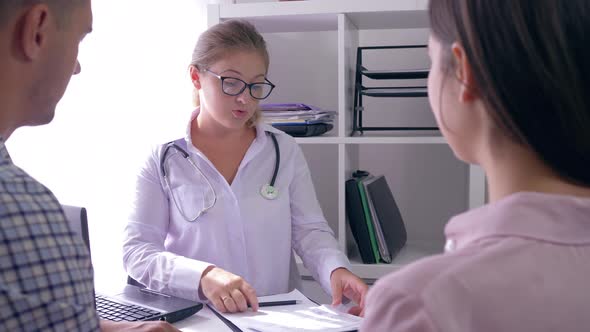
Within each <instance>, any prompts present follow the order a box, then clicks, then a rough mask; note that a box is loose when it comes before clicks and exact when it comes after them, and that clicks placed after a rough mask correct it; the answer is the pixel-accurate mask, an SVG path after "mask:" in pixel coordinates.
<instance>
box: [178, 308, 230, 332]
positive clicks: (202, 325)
mask: <svg viewBox="0 0 590 332" xmlns="http://www.w3.org/2000/svg"><path fill="white" fill-rule="evenodd" d="M174 326H175V327H176V328H177V329H180V330H182V331H183V332H197V331H199V332H201V331H211V332H218V331H219V332H221V331H223V332H227V331H229V332H231V329H230V328H229V327H227V325H225V323H224V322H222V321H221V320H220V319H219V318H217V316H215V314H214V313H213V312H212V311H211V309H209V307H207V306H206V305H205V306H203V309H201V310H199V311H198V312H197V313H196V314H194V315H192V316H190V317H189V318H186V319H183V320H181V321H180V322H176V323H174Z"/></svg>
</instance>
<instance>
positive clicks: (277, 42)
mask: <svg viewBox="0 0 590 332" xmlns="http://www.w3.org/2000/svg"><path fill="white" fill-rule="evenodd" d="M427 2H428V1H427V0H396V1H392V0H364V1H357V0H307V1H292V2H278V1H277V2H260V3H244V4H228V5H210V6H209V7H208V25H209V26H211V25H214V24H216V23H218V22H221V21H224V20H228V19H234V18H240V19H245V20H248V21H250V22H252V23H253V24H254V25H255V26H256V27H257V28H258V29H259V30H260V31H261V32H262V33H263V35H264V37H265V39H266V41H267V43H268V47H269V51H270V55H271V67H270V70H269V78H270V80H271V81H273V83H275V84H276V85H277V89H276V90H275V92H273V95H272V96H271V98H270V100H269V102H306V103H309V104H313V105H317V106H320V107H323V108H327V109H334V110H337V111H338V118H337V121H336V123H335V126H334V129H333V130H332V131H331V132H329V133H327V134H326V135H324V136H319V137H309V138H298V139H297V142H298V143H299V144H300V145H301V146H302V149H303V151H304V153H305V155H306V157H307V159H308V163H309V165H310V169H311V171H312V177H313V180H314V185H315V187H316V192H317V193H318V199H319V200H320V204H321V205H322V208H323V210H324V214H325V215H326V218H327V220H328V222H329V223H330V226H331V227H332V228H333V229H334V232H335V234H336V236H337V239H338V242H339V244H340V246H341V248H342V249H343V250H344V251H345V252H346V253H347V254H348V256H349V258H350V259H351V263H352V264H353V265H352V266H353V272H354V273H356V274H358V275H359V276H361V277H362V278H366V279H377V278H379V277H381V276H383V275H385V274H387V273H389V272H391V271H393V270H395V269H396V268H399V267H401V266H403V265H406V264H408V263H410V262H413V261H415V260H417V259H419V258H421V257H425V256H428V255H431V254H434V253H437V252H442V250H443V247H444V243H443V242H444V235H443V228H444V224H445V223H446V221H447V220H448V218H449V217H451V216H452V215H455V214H457V213H460V212H463V211H464V210H466V209H468V208H473V207H476V206H479V205H482V204H483V203H484V200H485V176H484V174H483V172H482V171H481V169H479V168H478V167H473V166H469V165H466V164H464V163H461V162H459V161H458V160H456V158H455V157H454V155H453V153H452V151H451V150H450V148H449V147H448V145H447V143H446V141H445V139H444V138H443V137H442V136H441V135H440V133H439V132H438V131H434V132H433V131H424V132H420V131H417V132H391V131H389V132H366V133H365V134H364V135H358V134H356V135H354V136H353V135H351V128H352V107H353V92H354V74H355V65H356V58H355V57H356V48H357V47H358V46H371V45H396V44H403V43H406V44H409V43H426V42H427V37H428V17H427V12H426V8H427ZM369 61H371V59H369ZM372 61H374V63H375V64H377V65H378V64H381V65H383V64H384V63H387V64H389V65H391V61H393V64H394V65H400V66H402V67H403V66H408V68H412V66H413V67H414V68H415V67H416V66H422V67H424V66H428V65H429V64H428V60H427V55H426V52H425V51H424V54H420V55H419V56H414V55H412V56H408V57H406V58H401V59H393V60H392V59H379V58H376V59H373V60H372ZM388 61H390V62H389V63H388ZM398 68H399V67H398ZM418 99H420V100H416V99H408V100H405V101H401V102H400V101H393V102H392V103H391V104H388V105H383V104H382V103H381V104H379V103H375V104H370V103H367V108H370V107H371V108H372V109H378V111H375V112H374V119H373V120H372V121H378V122H379V121H389V122H390V123H388V124H396V123H397V122H398V121H401V122H412V123H419V124H427V125H435V121H434V117H433V116H432V114H431V112H430V110H429V107H428V102H427V100H426V98H418ZM402 113H403V114H402ZM366 114H369V113H366ZM366 120H367V121H371V119H369V117H368V116H367V119H366ZM359 168H360V169H365V170H368V171H370V172H371V173H373V174H385V175H386V178H387V181H388V183H389V185H390V187H391V188H392V191H393V194H394V196H395V198H396V201H397V203H398V206H399V207H400V210H401V213H402V216H403V218H404V222H405V224H406V227H407V229H408V243H407V245H406V247H405V248H404V249H403V250H402V252H401V253H400V254H399V255H398V256H397V257H396V259H395V260H394V262H393V263H392V264H369V265H368V264H362V263H360V258H358V251H357V249H356V245H355V244H354V239H353V238H352V236H351V234H350V230H349V228H348V226H347V219H346V206H345V186H344V184H345V181H346V180H347V179H348V178H349V177H350V175H351V173H352V171H353V170H356V169H359ZM299 265H300V266H299V267H300V271H301V272H302V274H303V275H304V276H305V275H309V272H307V270H306V269H305V268H304V267H303V266H301V264H299Z"/></svg>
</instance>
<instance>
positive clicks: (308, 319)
mask: <svg viewBox="0 0 590 332" xmlns="http://www.w3.org/2000/svg"><path fill="white" fill-rule="evenodd" d="M282 300H298V301H299V303H298V304H295V305H284V306H275V307H261V308H259V309H258V312H253V311H250V310H248V311H245V312H241V313H226V314H223V316H224V317H225V318H227V319H228V320H230V321H231V322H232V323H234V324H235V325H236V326H237V327H239V328H240V329H241V330H242V331H245V332H270V331H272V332H274V331H288V332H291V331H297V332H307V331H327V332H336V331H351V330H356V329H358V328H359V326H360V323H361V318H359V317H356V316H353V315H349V314H347V313H344V312H342V311H339V310H338V309H337V308H333V307H332V306H329V305H317V304H315V303H313V302H312V301H311V300H309V299H308V298H307V297H305V295H303V294H302V293H301V292H300V291H298V290H294V291H292V292H290V293H286V294H278V295H271V296H264V297H259V298H258V301H259V302H265V301H282Z"/></svg>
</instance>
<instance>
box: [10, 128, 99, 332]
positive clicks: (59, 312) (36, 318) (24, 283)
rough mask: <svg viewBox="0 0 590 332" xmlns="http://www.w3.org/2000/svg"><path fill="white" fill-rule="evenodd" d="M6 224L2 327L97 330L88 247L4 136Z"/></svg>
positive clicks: (34, 329)
mask: <svg viewBox="0 0 590 332" xmlns="http://www.w3.org/2000/svg"><path fill="white" fill-rule="evenodd" d="M0 223H1V225H2V226H1V227H0V331H97V330H98V316H97V314H96V311H95V309H94V287H93V271H92V266H91V264H90V257H89V254H88V251H87V249H86V247H85V246H84V244H83V243H82V240H81V238H79V237H78V236H76V235H75V234H74V233H73V232H72V230H71V229H70V227H69V225H68V223H67V221H66V219H65V215H64V213H63V211H62V209H61V205H60V204H59V202H58V201H57V199H56V198H55V197H54V196H53V194H52V193H51V191H49V190H48V189H47V188H45V187H44V186H43V185H42V184H40V183H39V182H37V181H35V179H33V178H32V177H31V176H29V175H28V174H27V173H25V172H24V171H23V170H21V169H20V168H18V167H16V166H15V165H14V164H13V163H12V160H11V159H10V155H9V154H8V151H7V150H6V146H5V145H4V141H3V140H2V139H0Z"/></svg>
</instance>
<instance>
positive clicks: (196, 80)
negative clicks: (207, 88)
mask: <svg viewBox="0 0 590 332" xmlns="http://www.w3.org/2000/svg"><path fill="white" fill-rule="evenodd" d="M190 75H191V81H192V82H193V86H194V87H195V89H201V73H200V72H199V69H198V68H197V67H196V66H191V67H190Z"/></svg>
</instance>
